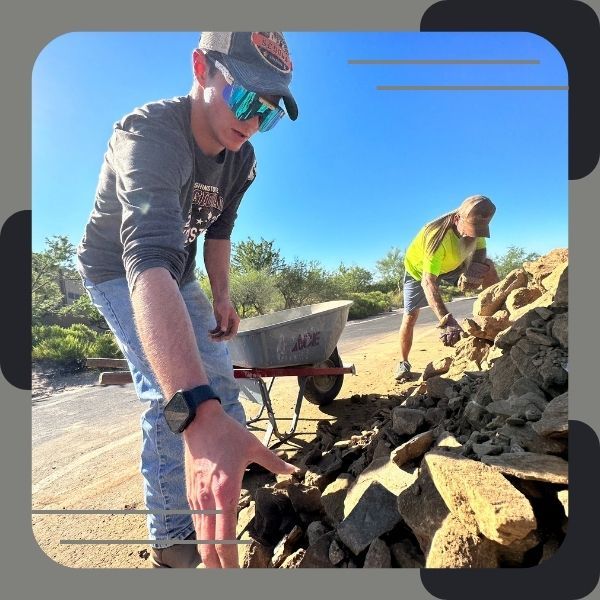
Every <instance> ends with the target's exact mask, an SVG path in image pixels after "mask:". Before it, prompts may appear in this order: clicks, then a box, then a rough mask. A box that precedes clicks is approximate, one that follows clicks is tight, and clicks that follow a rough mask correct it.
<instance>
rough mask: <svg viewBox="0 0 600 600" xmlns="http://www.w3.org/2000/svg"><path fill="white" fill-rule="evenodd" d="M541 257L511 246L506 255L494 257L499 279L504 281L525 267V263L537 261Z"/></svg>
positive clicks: (535, 253)
mask: <svg viewBox="0 0 600 600" xmlns="http://www.w3.org/2000/svg"><path fill="white" fill-rule="evenodd" d="M539 257H540V255H539V254H538V253H537V252H526V251H525V249H524V248H521V247H520V246H509V247H508V248H507V250H506V252H505V253H504V254H501V255H499V256H495V257H494V259H493V260H494V264H495V265H496V271H497V272H498V277H500V279H504V278H505V277H506V276H507V275H508V274H509V273H510V272H511V271H514V270H515V269H518V268H520V267H522V266H523V263H524V262H528V261H531V260H536V259H537V258H539Z"/></svg>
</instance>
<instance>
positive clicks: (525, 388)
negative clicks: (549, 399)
mask: <svg viewBox="0 0 600 600" xmlns="http://www.w3.org/2000/svg"><path fill="white" fill-rule="evenodd" d="M525 394H534V395H536V396H539V397H540V398H544V392H543V391H542V388H540V387H539V386H538V385H537V384H536V383H535V381H533V379H529V378H528V377H519V378H518V379H517V380H516V381H515V382H514V383H513V384H512V386H511V387H510V390H509V394H508V395H509V396H514V397H515V398H519V397H520V396H524V395H525Z"/></svg>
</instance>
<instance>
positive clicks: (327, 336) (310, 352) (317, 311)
mask: <svg viewBox="0 0 600 600" xmlns="http://www.w3.org/2000/svg"><path fill="white" fill-rule="evenodd" d="M351 304H352V301H350V300H334V301H330V302H320V303H318V304H311V305H307V306H300V307H298V308H291V309H287V310H281V311H277V312H274V313H271V314H268V315H262V316H259V317H251V318H249V319H243V320H242V321H241V322H240V327H239V330H238V334H237V336H236V337H235V338H234V339H233V340H231V341H230V342H229V351H230V353H231V357H232V361H233V364H234V375H235V377H236V379H238V380H240V381H239V384H240V391H241V393H242V395H243V396H245V397H246V398H248V399H249V400H251V401H253V402H257V403H260V404H262V406H261V408H260V411H259V413H258V414H257V415H256V416H255V417H253V418H251V419H250V420H248V421H247V424H248V425H250V424H252V423H255V422H256V421H258V420H259V419H260V418H261V416H262V414H263V411H264V410H266V411H267V416H268V419H269V425H268V427H267V430H266V432H265V435H264V438H263V443H264V444H265V446H268V445H269V441H270V439H271V437H272V435H273V434H274V435H275V436H276V437H277V438H278V439H279V441H285V440H286V439H288V438H289V437H290V436H292V435H293V434H294V432H295V431H296V426H297V424H298V418H299V416H300V408H301V406H302V399H303V398H306V399H307V400H308V401H309V402H311V403H313V404H318V405H320V406H324V405H326V404H329V403H331V402H333V400H334V399H335V398H336V396H337V395H338V393H339V391H340V390H341V388H342V385H343V382H344V375H345V374H347V373H352V374H355V372H356V371H355V368H354V365H350V366H344V364H343V362H342V360H341V358H340V355H339V353H338V350H337V343H338V340H339V338H340V335H341V334H342V331H343V330H344V326H345V325H346V321H347V319H348V312H349V310H350V306H351ZM282 376H283V377H286V376H295V377H297V378H298V385H299V388H300V389H299V392H298V397H297V399H296V405H295V408H294V415H293V417H292V423H291V427H290V429H288V430H287V431H286V432H284V433H281V432H280V431H279V429H278V427H277V420H276V418H275V414H274V411H273V407H272V403H271V398H270V391H271V389H272V387H273V383H274V381H275V378H276V377H282ZM263 378H271V382H270V384H269V385H268V386H267V384H266V383H265V381H264V379H263ZM277 443H279V442H277Z"/></svg>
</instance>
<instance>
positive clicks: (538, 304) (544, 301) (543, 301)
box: [510, 292, 554, 322]
mask: <svg viewBox="0 0 600 600" xmlns="http://www.w3.org/2000/svg"><path fill="white" fill-rule="evenodd" d="M553 300H554V292H544V293H543V294H542V295H541V296H540V297H539V298H537V299H536V300H534V301H533V302H531V303H530V304H527V305H525V306H522V307H521V308H517V309H516V310H515V311H514V312H512V313H511V315H510V320H511V321H512V322H515V321H516V320H517V319H520V318H521V317H522V316H523V315H525V314H527V313H528V312H529V311H530V310H533V309H534V308H544V307H546V306H550V305H551V304H552V301H553Z"/></svg>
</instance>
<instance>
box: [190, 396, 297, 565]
mask: <svg viewBox="0 0 600 600" xmlns="http://www.w3.org/2000/svg"><path fill="white" fill-rule="evenodd" d="M183 436H184V442H185V443H184V446H185V471H186V487H187V498H188V502H189V505H190V509H192V510H215V509H216V510H222V511H223V512H222V513H221V514H218V515H205V514H197V515H192V517H193V520H194V527H195V529H196V537H197V539H198V540H207V541H213V540H235V539H236V525H237V505H238V501H239V497H240V490H241V487H242V477H243V475H244V471H245V469H246V467H247V466H248V465H249V464H250V463H253V462H254V463H258V464H259V465H261V466H263V467H264V468H265V469H268V470H269V471H271V472H273V473H277V474H292V473H296V472H297V471H298V469H297V468H296V467H294V465H291V464H289V463H287V462H285V461H283V460H281V459H280V458H279V457H278V456H277V455H276V454H275V453H274V452H272V451H271V450H269V449H268V448H266V447H265V446H263V445H262V444H261V442H260V441H259V440H258V439H257V438H256V437H255V436H254V435H253V434H252V433H250V432H249V431H248V430H247V429H245V428H244V427H243V426H242V425H240V424H239V423H238V422H237V421H236V420H235V419H233V418H232V417H230V416H229V415H227V413H225V411H224V410H223V409H222V408H221V405H220V404H219V402H218V400H214V401H212V400H209V401H208V402H204V403H203V404H201V405H200V406H199V407H198V410H197V413H196V417H195V418H194V420H193V421H192V423H190V425H189V426H188V427H187V429H186V430H185V431H184V433H183ZM199 547H200V554H201V556H202V561H203V562H204V565H205V566H206V567H209V568H228V567H238V566H239V562H238V548H237V544H220V543H218V542H217V543H210V544H199Z"/></svg>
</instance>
